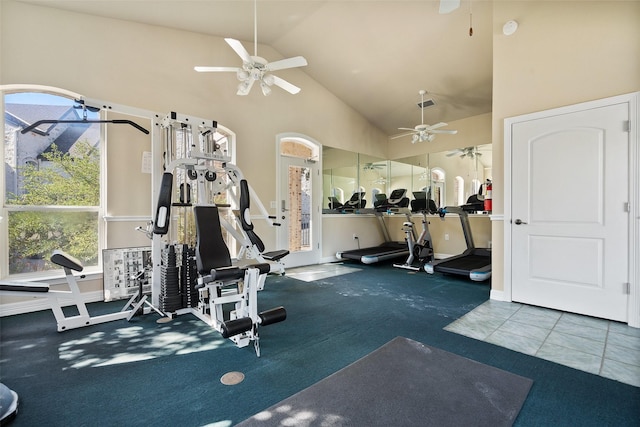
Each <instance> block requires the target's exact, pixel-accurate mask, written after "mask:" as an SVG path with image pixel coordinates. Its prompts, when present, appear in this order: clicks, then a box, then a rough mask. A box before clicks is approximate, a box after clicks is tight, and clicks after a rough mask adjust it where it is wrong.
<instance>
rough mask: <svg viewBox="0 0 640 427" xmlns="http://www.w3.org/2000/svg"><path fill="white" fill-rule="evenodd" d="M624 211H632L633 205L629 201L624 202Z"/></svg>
mask: <svg viewBox="0 0 640 427" xmlns="http://www.w3.org/2000/svg"><path fill="white" fill-rule="evenodd" d="M624 211H625V212H631V205H630V204H629V202H624Z"/></svg>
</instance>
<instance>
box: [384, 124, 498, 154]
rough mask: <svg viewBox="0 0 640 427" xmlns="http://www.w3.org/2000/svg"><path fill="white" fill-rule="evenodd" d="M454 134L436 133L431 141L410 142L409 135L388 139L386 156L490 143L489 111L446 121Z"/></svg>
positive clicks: (440, 150)
mask: <svg viewBox="0 0 640 427" xmlns="http://www.w3.org/2000/svg"><path fill="white" fill-rule="evenodd" d="M448 125H449V126H447V129H455V130H457V131H458V133H456V134H454V135H447V134H443V135H438V136H436V138H435V140H434V141H433V142H423V143H417V144H412V143H411V137H405V138H397V139H392V140H389V154H388V158H389V159H391V160H395V159H401V158H403V157H409V156H414V155H418V154H425V153H438V152H443V151H449V150H453V149H456V148H461V147H471V146H474V145H484V144H491V113H487V114H481V115H479V116H473V117H469V118H466V119H462V120H456V121H452V122H449V123H448Z"/></svg>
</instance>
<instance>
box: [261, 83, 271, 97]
mask: <svg viewBox="0 0 640 427" xmlns="http://www.w3.org/2000/svg"><path fill="white" fill-rule="evenodd" d="M260 89H262V94H263V95H264V96H268V95H271V88H270V87H269V85H268V84H267V83H266V82H265V81H261V82H260Z"/></svg>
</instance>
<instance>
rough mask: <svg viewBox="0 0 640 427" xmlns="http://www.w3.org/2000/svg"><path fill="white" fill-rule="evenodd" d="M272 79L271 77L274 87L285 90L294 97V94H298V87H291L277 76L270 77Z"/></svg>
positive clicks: (291, 85)
mask: <svg viewBox="0 0 640 427" xmlns="http://www.w3.org/2000/svg"><path fill="white" fill-rule="evenodd" d="M272 77H273V84H274V85H276V86H279V87H281V88H282V89H284V90H286V91H287V92H289V93H290V94H292V95H295V94H296V93H298V92H300V88H299V87H298V86H296V85H293V84H291V83H289V82H288V81H286V80H283V79H281V78H280V77H278V76H272Z"/></svg>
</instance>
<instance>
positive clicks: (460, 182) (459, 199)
mask: <svg viewBox="0 0 640 427" xmlns="http://www.w3.org/2000/svg"><path fill="white" fill-rule="evenodd" d="M453 193H454V197H455V200H456V205H457V206H460V205H464V202H465V198H464V178H463V177H461V176H456V179H455V184H454V188H453Z"/></svg>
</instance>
